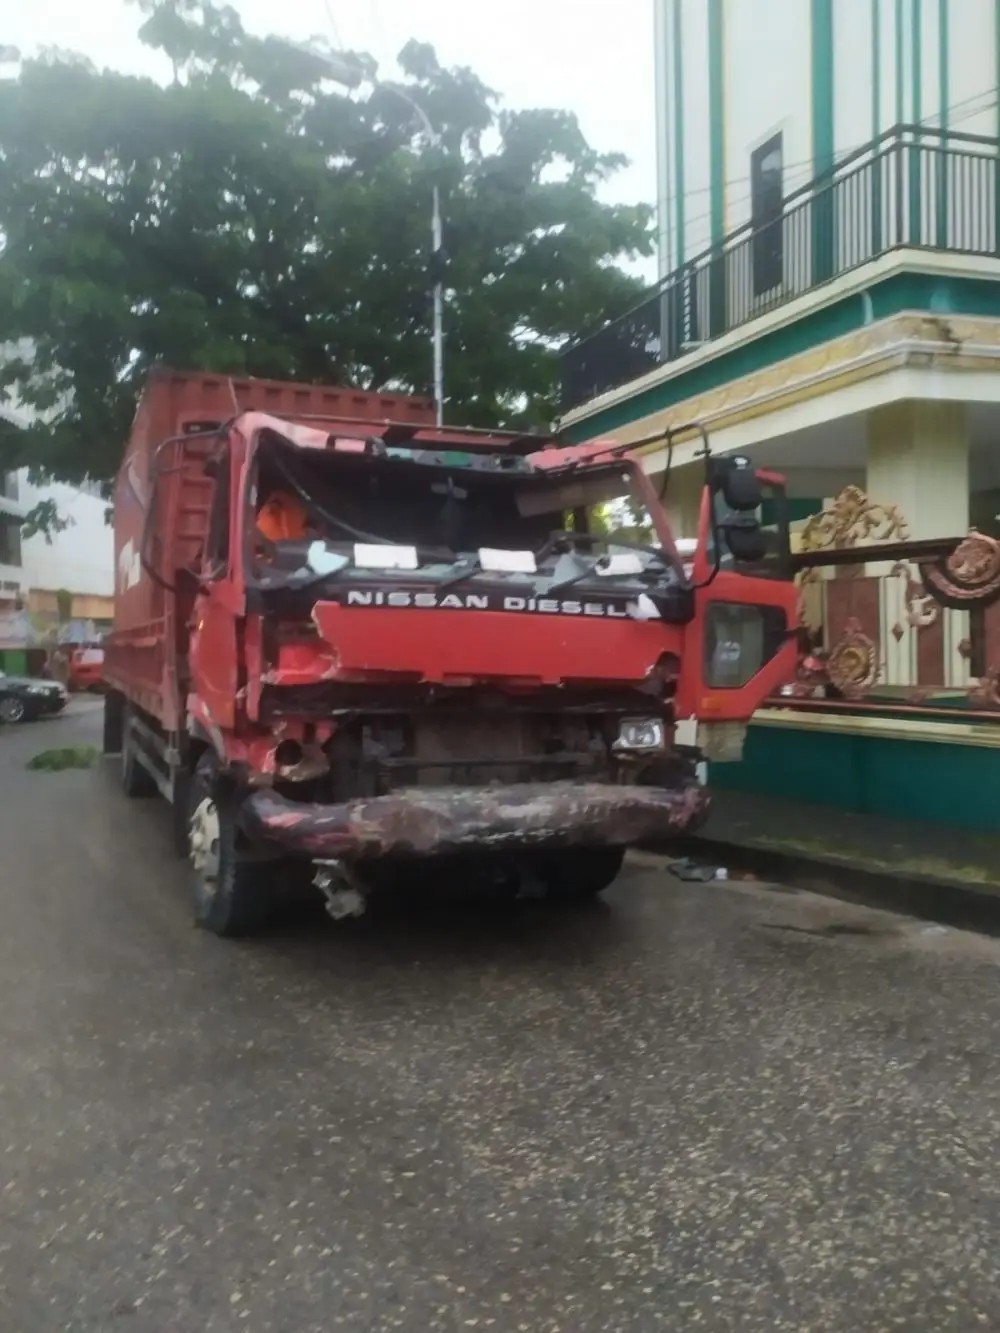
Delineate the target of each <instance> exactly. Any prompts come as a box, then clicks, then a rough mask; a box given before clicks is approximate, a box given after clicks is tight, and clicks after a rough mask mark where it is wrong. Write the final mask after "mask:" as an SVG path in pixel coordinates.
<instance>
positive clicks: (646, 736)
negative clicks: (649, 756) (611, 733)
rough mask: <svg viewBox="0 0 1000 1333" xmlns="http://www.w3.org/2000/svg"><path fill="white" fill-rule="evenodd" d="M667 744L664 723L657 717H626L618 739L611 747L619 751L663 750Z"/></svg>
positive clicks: (619, 729) (619, 730)
mask: <svg viewBox="0 0 1000 1333" xmlns="http://www.w3.org/2000/svg"><path fill="white" fill-rule="evenodd" d="M665 744H666V731H665V729H664V726H663V723H662V722H661V721H660V720H659V718H655V717H639V718H626V720H625V721H624V722H623V723H622V724H621V726H620V727H619V728H618V739H617V740H616V741H615V743H614V745H613V746H612V747H611V748H612V749H613V750H615V751H617V752H619V753H620V752H621V751H630V752H631V751H635V752H640V753H641V752H648V751H650V750H662V749H663V748H664V746H665Z"/></svg>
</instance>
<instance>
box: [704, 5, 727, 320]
mask: <svg viewBox="0 0 1000 1333" xmlns="http://www.w3.org/2000/svg"><path fill="white" fill-rule="evenodd" d="M725 68H726V57H725V34H724V31H723V0H708V171H709V221H710V225H711V240H712V245H713V246H720V247H721V244H722V240H723V237H724V236H725V234H726V144H725V123H726V89H725ZM708 327H709V335H710V336H711V337H713V338H714V337H718V336H719V335H720V334H721V333H723V332H724V331H725V328H726V267H725V261H724V260H723V258H722V253H721V249H720V252H719V256H718V258H717V259H714V260H712V261H711V264H710V268H709V275H708Z"/></svg>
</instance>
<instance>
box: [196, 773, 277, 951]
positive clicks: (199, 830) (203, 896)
mask: <svg viewBox="0 0 1000 1333" xmlns="http://www.w3.org/2000/svg"><path fill="white" fill-rule="evenodd" d="M238 808H239V799H238V796H237V795H235V794H234V793H232V792H230V791H229V790H227V788H226V785H225V784H224V783H222V782H221V781H220V780H219V775H218V769H217V765H216V762H215V758H214V756H213V755H204V756H203V757H202V758H201V759H200V760H199V762H198V766H197V768H196V769H195V771H194V775H193V777H192V778H191V782H190V786H189V795H188V810H189V818H188V848H189V855H190V858H191V893H192V898H193V899H194V915H195V921H196V923H197V924H198V925H199V926H204V927H205V929H206V930H210V931H212V933H213V934H215V935H222V936H228V937H232V938H236V937H238V936H241V935H253V934H255V933H256V932H258V931H260V930H263V929H264V927H265V926H266V925H267V924H268V922H269V920H270V918H271V915H272V910H273V905H274V891H273V888H272V885H271V878H272V874H273V871H274V865H273V862H268V861H253V860H250V859H247V858H246V857H244V856H243V855H241V848H240V845H239V834H238V830H237V826H236V814H237V810H238Z"/></svg>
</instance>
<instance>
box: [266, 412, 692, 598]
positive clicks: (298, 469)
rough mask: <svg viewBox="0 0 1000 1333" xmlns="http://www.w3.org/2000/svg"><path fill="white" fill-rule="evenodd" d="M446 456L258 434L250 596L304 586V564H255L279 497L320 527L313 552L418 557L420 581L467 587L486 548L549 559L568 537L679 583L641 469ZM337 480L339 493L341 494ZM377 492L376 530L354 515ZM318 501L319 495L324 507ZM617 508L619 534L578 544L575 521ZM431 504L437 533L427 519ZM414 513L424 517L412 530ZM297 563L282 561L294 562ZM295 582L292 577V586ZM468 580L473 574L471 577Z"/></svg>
mask: <svg viewBox="0 0 1000 1333" xmlns="http://www.w3.org/2000/svg"><path fill="white" fill-rule="evenodd" d="M361 443H362V442H359V444H361ZM449 453H450V457H449V456H448V455H442V454H440V453H433V454H432V453H430V452H429V451H427V450H426V449H421V450H413V451H405V450H403V449H398V448H396V449H393V450H392V451H391V452H389V451H386V450H384V449H379V448H378V447H377V446H376V447H375V448H359V449H357V450H351V451H349V452H348V451H345V452H337V451H335V450H334V449H332V448H331V449H329V450H318V449H317V450H314V449H304V448H302V447H301V446H300V445H298V444H296V443H294V442H292V441H290V440H288V439H287V438H285V437H283V436H281V435H280V434H278V433H277V432H276V431H274V430H270V429H268V430H260V431H258V432H256V434H255V436H254V437H253V438H252V440H251V441H250V448H249V450H248V453H247V459H246V464H245V468H244V485H243V487H242V491H241V504H242V507H243V513H244V525H243V526H244V530H245V542H244V577H245V582H246V586H247V587H248V588H249V587H254V586H256V587H259V588H263V589H274V588H276V587H277V586H279V585H280V584H281V583H282V582H285V581H288V582H290V583H291V582H295V583H297V584H298V586H302V583H303V579H302V575H301V568H302V561H300V564H299V566H298V567H296V566H294V565H292V566H291V567H289V566H288V565H287V564H286V565H285V566H284V569H283V571H279V570H278V569H277V568H276V567H275V564H274V562H273V560H271V559H262V558H261V555H260V552H261V549H262V547H261V543H260V541H259V539H258V538H257V537H256V535H255V524H256V515H257V513H258V512H259V510H260V508H261V507H262V505H263V503H264V501H265V499H266V498H267V496H268V495H269V494H274V493H275V491H276V490H278V489H283V490H285V491H287V492H290V493H291V495H292V496H293V497H295V498H296V499H297V500H298V501H300V502H301V503H302V505H303V507H304V508H305V509H306V510H307V511H308V512H309V516H310V519H311V520H312V522H313V523H314V524H315V530H314V531H310V532H309V534H308V535H309V536H310V537H311V538H312V540H320V541H323V542H324V544H325V545H326V546H327V547H329V548H331V549H336V548H338V547H349V546H350V545H351V544H352V543H355V542H363V543H371V544H384V545H406V546H414V547H416V548H417V552H418V560H419V563H420V566H421V567H422V569H426V567H427V566H430V565H433V566H437V567H441V574H440V577H441V578H448V577H455V576H456V575H463V572H464V570H465V568H466V567H467V566H468V565H469V564H470V563H472V562H473V559H474V557H475V556H476V554H477V552H478V551H479V550H480V549H481V548H483V547H498V548H500V549H506V550H524V551H531V553H532V554H533V555H535V556H540V555H542V554H543V553H545V554H547V555H548V554H550V553H551V548H552V544H553V540H554V539H555V538H556V537H558V536H559V534H561V533H563V532H565V535H566V539H567V541H570V540H571V539H572V538H573V537H574V535H576V536H581V537H587V538H589V540H590V542H591V543H592V545H593V546H595V547H603V548H605V549H608V548H611V547H615V546H619V547H624V548H627V549H632V550H642V551H648V552H649V554H650V556H651V557H655V561H654V563H655V565H656V567H658V568H659V569H660V570H661V571H663V573H664V574H665V575H666V574H670V575H671V576H672V577H673V578H676V579H678V580H680V581H684V579H685V574H684V569H683V566H682V564H681V561H680V559H679V557H678V556H677V553H676V550H675V549H674V547H673V542H672V540H669V529H666V531H667V536H668V541H667V542H664V540H663V535H662V534H663V531H664V527H665V523H666V516H665V514H662V513H661V514H657V513H656V512H655V511H654V510H653V509H652V508H651V504H650V502H649V496H650V495H651V496H652V502H653V503H654V504H655V503H658V500H657V497H656V495H655V491H652V489H651V488H646V494H644V493H643V491H644V488H643V486H642V484H641V481H647V480H648V479H646V478H645V476H644V474H642V476H641V481H640V482H639V484H637V478H638V477H639V474H640V473H641V469H638V468H637V467H636V466H635V465H634V464H633V461H632V460H630V459H616V460H614V461H601V462H599V463H594V464H588V463H579V462H575V463H574V462H569V463H567V465H566V466H565V467H559V466H557V467H555V468H551V469H550V468H544V467H534V466H532V465H531V464H530V463H528V462H526V460H524V459H521V458H517V457H511V456H509V455H504V454H500V453H495V454H494V453H480V454H477V455H469V456H468V460H469V461H468V462H465V461H463V462H461V463H458V462H456V461H455V458H454V453H453V452H451V451H449ZM338 474H339V476H338ZM317 478H319V479H320V480H319V483H317ZM341 480H343V481H344V482H345V483H346V484H345V485H344V486H343V488H342V489H341V490H339V491H338V487H337V482H338V481H341ZM380 486H384V488H385V495H386V496H387V497H388V498H387V505H388V512H387V513H386V515H385V516H384V520H383V522H382V525H381V530H379V526H380V525H379V519H380V518H382V515H378V514H373V513H372V512H371V505H370V504H369V505H368V507H367V509H366V507H365V506H359V505H358V503H357V496H358V494H360V493H362V492H367V493H368V495H369V497H370V495H371V494H372V493H373V492H376V491H378V489H379V487H380ZM318 491H323V492H324V493H323V494H322V496H320V495H319V494H317V492H318ZM401 495H402V496H405V503H406V512H405V516H404V522H405V523H406V524H407V525H409V524H410V522H411V521H413V527H412V528H410V527H409V526H407V527H406V528H405V529H401V528H400V527H399V526H397V527H396V531H395V532H393V520H394V519H395V520H398V519H399V517H400V514H401V513H402V508H401V506H400V497H401ZM431 497H433V501H432V500H431ZM616 503H621V504H623V506H624V507H623V509H622V511H621V514H620V515H619V516H622V517H624V518H625V520H626V521H625V522H623V523H619V524H618V525H617V527H615V528H612V529H611V530H607V529H606V530H604V531H601V530H597V531H594V530H593V529H590V530H589V531H587V529H588V528H590V523H589V522H587V524H586V528H585V529H584V531H583V532H581V524H580V518H581V515H582V514H584V513H586V514H587V515H592V514H593V511H594V510H595V508H599V507H601V506H606V507H610V506H614V505H615V504H616ZM435 504H436V505H437V506H438V507H439V510H440V521H439V522H434V521H432V520H431V519H430V518H429V514H430V510H431V507H432V505H435ZM352 505H353V507H352ZM393 505H395V506H396V511H395V514H394V513H393V512H392V506H393ZM419 505H423V511H422V512H421V513H419V515H418V517H417V518H416V519H415V520H414V519H413V515H414V513H415V511H416V510H417V507H418V506H419ZM344 511H346V512H344ZM501 511H502V512H501ZM498 515H499V516H498ZM629 520H631V521H629ZM636 520H637V521H636ZM658 520H659V521H658ZM616 534H617V535H618V537H619V540H618V541H617V542H616V540H615V538H616ZM285 545H286V546H287V547H291V546H292V545H293V543H286V544H285ZM296 545H297V546H298V547H300V548H301V549H300V550H299V551H298V554H300V555H301V556H302V558H303V561H304V556H305V548H303V547H302V543H301V541H300V542H298V543H296ZM295 554H296V552H295V551H293V550H291V549H288V550H287V556H288V557H289V559H291V558H292V557H294V555H295ZM449 570H450V574H449ZM282 573H284V575H285V577H284V578H282V576H281V575H282ZM296 573H298V575H299V577H298V578H295V579H293V577H292V576H293V575H294V574H296ZM475 574H476V571H475V570H470V576H472V577H475ZM310 581H313V580H310Z"/></svg>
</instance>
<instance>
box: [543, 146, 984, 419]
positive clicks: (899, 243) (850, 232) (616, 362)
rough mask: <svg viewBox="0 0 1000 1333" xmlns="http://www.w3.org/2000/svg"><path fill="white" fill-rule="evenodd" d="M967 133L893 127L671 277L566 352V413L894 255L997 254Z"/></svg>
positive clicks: (976, 154) (978, 153)
mask: <svg viewBox="0 0 1000 1333" xmlns="http://www.w3.org/2000/svg"><path fill="white" fill-rule="evenodd" d="M998 149H1000V141H998V140H996V139H991V138H985V137H984V136H982V135H976V134H961V133H955V132H947V131H941V130H934V129H929V128H927V127H925V126H914V125H897V126H895V127H894V128H893V129H891V130H888V131H886V133H885V134H883V135H882V136H881V137H880V138H878V139H876V140H875V141H874V142H873V143H870V144H867V145H865V147H864V148H860V149H858V150H856V151H855V152H853V153H851V154H850V155H849V156H848V157H845V158H843V159H842V160H841V161H840V162H838V163H837V165H836V166H835V167H833V168H832V169H831V170H830V171H829V172H827V173H826V174H825V175H824V176H820V177H817V178H816V179H815V180H812V181H810V182H809V183H808V184H807V185H804V186H803V187H802V188H801V189H799V190H796V191H795V193H794V194H791V195H789V196H787V198H786V199H785V203H784V209H783V212H782V214H781V216H780V217H778V218H776V219H775V220H774V221H773V222H769V223H767V224H765V225H760V224H757V225H754V224H753V223H752V222H748V223H746V224H745V225H744V226H743V227H740V228H739V230H738V231H734V232H732V233H731V234H730V235H729V236H727V237H725V239H724V240H722V241H721V242H720V243H719V244H718V245H716V246H713V247H712V248H711V249H709V250H706V251H704V252H703V253H702V254H700V255H699V256H698V257H697V258H695V259H692V260H690V261H689V262H688V263H686V264H684V265H683V266H682V267H681V268H679V269H677V270H675V272H673V273H671V274H670V275H669V276H668V277H667V278H665V279H664V280H663V281H662V282H661V283H659V284H658V285H657V286H656V287H654V288H653V289H651V291H650V292H649V293H648V295H646V296H645V297H644V298H643V300H642V302H641V303H640V304H639V305H637V306H635V307H634V308H633V309H632V310H630V311H628V312H627V313H626V314H624V315H622V316H621V317H620V318H618V319H615V320H612V321H611V322H609V323H608V324H606V325H605V326H604V327H603V328H600V329H597V330H595V331H592V332H590V333H589V334H587V335H584V336H583V337H581V338H578V339H576V340H574V341H573V342H572V343H570V344H568V345H567V347H566V348H565V349H564V351H563V353H562V408H563V411H569V410H570V409H571V408H574V407H579V406H580V405H581V404H582V403H586V402H589V401H590V400H591V399H593V398H596V397H598V396H599V395H600V394H602V393H607V392H608V391H609V390H611V389H616V388H619V387H620V386H621V385H623V384H628V383H629V382H631V381H632V380H635V379H638V378H639V377H640V376H642V375H644V374H646V373H647V372H648V371H650V370H653V369H655V368H656V367H657V366H660V365H663V364H664V363H666V362H669V361H674V360H676V359H677V358H678V357H681V356H683V355H684V354H685V353H686V352H689V351H691V350H693V349H694V348H695V347H699V346H701V345H702V344H703V343H706V342H710V341H711V340H712V339H714V338H719V337H721V336H722V334H724V333H728V332H729V330H731V329H735V328H738V327H739V326H740V325H742V324H746V323H747V322H749V321H750V320H752V319H755V318H756V317H757V316H758V315H761V314H764V313H765V312H766V311H768V310H773V309H774V308H775V307H776V306H780V305H783V304H784V303H785V302H786V301H790V300H792V299H793V298H794V297H796V296H800V295H802V293H803V292H806V291H809V290H810V289H811V288H814V287H817V286H819V285H821V284H822V283H824V282H829V281H830V280H831V279H832V278H836V277H839V276H840V275H841V274H844V273H848V272H850V271H851V270H852V269H855V268H858V267H859V266H860V265H862V264H865V263H867V262H868V261H869V260H871V259H875V258H877V257H878V256H879V255H883V254H886V253H887V252H888V251H890V250H894V249H898V248H900V247H903V246H907V247H916V248H921V249H930V250H947V251H951V252H953V253H957V254H970V255H996V254H997V253H998V229H997V218H998V193H997V192H998V189H1000V173H998V170H997V153H998Z"/></svg>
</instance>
